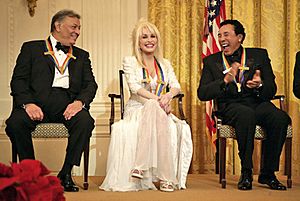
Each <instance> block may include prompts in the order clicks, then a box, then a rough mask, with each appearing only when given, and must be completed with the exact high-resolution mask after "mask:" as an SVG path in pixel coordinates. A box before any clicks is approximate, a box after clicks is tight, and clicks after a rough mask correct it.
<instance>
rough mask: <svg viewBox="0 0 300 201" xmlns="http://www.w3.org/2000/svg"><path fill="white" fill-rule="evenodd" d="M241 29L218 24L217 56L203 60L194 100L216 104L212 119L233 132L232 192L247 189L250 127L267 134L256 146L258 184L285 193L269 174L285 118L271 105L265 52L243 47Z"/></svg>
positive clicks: (275, 161)
mask: <svg viewBox="0 0 300 201" xmlns="http://www.w3.org/2000/svg"><path fill="white" fill-rule="evenodd" d="M245 36H246V34H245V31H244V27H243V25H242V24H241V23H240V22H239V21H237V20H225V21H224V22H222V23H221V27H220V31H219V33H218V40H219V43H220V45H221V47H222V51H221V52H218V53H215V54H213V55H210V56H208V57H206V58H205V59H204V60H203V63H204V67H203V71H202V76H201V80H200V84H199V87H198V97H199V99H200V100H202V101H208V100H212V99H216V100H217V103H218V109H219V110H218V115H220V117H221V118H222V120H223V123H224V124H228V125H231V126H233V127H234V128H235V131H236V135H237V142H238V149H239V157H240V159H241V166H242V170H241V177H240V180H239V182H238V189H240V190H250V189H252V180H253V178H252V168H253V163H252V153H253V147H254V134H255V126H256V124H258V125H261V126H262V127H263V128H265V130H266V132H267V139H265V140H264V141H263V142H262V149H263V153H264V154H263V156H262V157H263V164H261V170H260V175H259V177H258V182H259V183H261V184H267V185H268V186H269V187H270V188H271V189H275V190H286V187H285V186H284V185H283V184H282V183H280V182H279V181H278V180H277V178H276V176H275V174H274V172H275V171H278V169H279V159H280V154H281V150H282V146H283V144H284V142H285V138H286V134H287V127H288V124H290V123H291V119H290V117H289V116H288V115H287V114H286V113H285V112H283V111H282V110H280V109H278V108H277V107H275V106H274V105H273V104H272V103H271V101H270V100H271V99H272V97H273V96H274V95H275V93H276V90H277V87H276V84H275V76H274V74H273V71H272V67H271V63H270V59H269V57H268V53H267V50H265V49H260V48H244V47H243V46H242V43H243V41H244V39H245Z"/></svg>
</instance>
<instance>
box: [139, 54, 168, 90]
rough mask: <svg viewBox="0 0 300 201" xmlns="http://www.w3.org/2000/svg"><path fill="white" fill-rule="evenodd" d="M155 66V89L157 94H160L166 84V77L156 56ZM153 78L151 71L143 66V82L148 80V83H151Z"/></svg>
mask: <svg viewBox="0 0 300 201" xmlns="http://www.w3.org/2000/svg"><path fill="white" fill-rule="evenodd" d="M154 67H155V73H156V75H157V81H156V82H157V86H156V89H155V94H156V95H157V96H160V94H161V92H162V91H163V89H164V85H165V77H164V73H163V70H162V68H161V66H160V64H159V62H158V61H157V60H156V58H155V59H154ZM150 81H151V79H150V75H149V72H148V70H147V69H146V68H144V67H143V80H142V82H146V83H150Z"/></svg>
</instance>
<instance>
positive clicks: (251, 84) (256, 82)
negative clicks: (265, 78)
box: [246, 70, 262, 89]
mask: <svg viewBox="0 0 300 201" xmlns="http://www.w3.org/2000/svg"><path fill="white" fill-rule="evenodd" d="M261 84H262V80H261V77H260V70H256V71H255V74H254V75H253V78H252V80H248V81H247V83H246V86H247V87H248V88H250V89H252V88H258V87H259V86H261Z"/></svg>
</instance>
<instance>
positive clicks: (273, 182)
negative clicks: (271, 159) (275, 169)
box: [258, 175, 286, 190]
mask: <svg viewBox="0 0 300 201" xmlns="http://www.w3.org/2000/svg"><path fill="white" fill-rule="evenodd" d="M258 183H260V184H267V185H268V186H269V187H270V188H271V189H273V190H286V186H285V185H283V184H282V183H280V182H279V181H278V179H277V178H276V176H275V175H272V176H268V175H259V176H258Z"/></svg>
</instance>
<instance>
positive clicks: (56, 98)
mask: <svg viewBox="0 0 300 201" xmlns="http://www.w3.org/2000/svg"><path fill="white" fill-rule="evenodd" d="M72 101H73V100H70V97H69V95H68V93H67V91H66V90H64V89H60V88H58V89H57V88H53V89H52V92H51V95H50V96H49V99H48V101H47V103H45V104H44V106H43V107H42V111H43V113H44V119H43V121H32V120H31V119H30V118H29V116H28V115H27V113H26V111H25V110H24V109H23V108H14V109H13V111H12V113H11V115H10V117H9V118H8V119H7V120H6V125H7V126H6V129H5V130H6V133H7V135H8V136H9V138H10V140H11V143H13V144H15V145H16V148H17V153H18V155H19V159H20V160H23V159H35V156H34V148H33V144H32V137H31V132H32V131H33V130H34V129H35V128H36V126H37V125H38V124H39V123H63V124H64V125H65V126H66V128H67V129H68V131H69V135H70V136H69V138H68V145H67V148H66V156H65V163H68V164H70V165H77V166H79V165H80V160H81V155H82V152H83V150H84V148H85V146H86V144H87V142H88V140H89V138H90V136H91V134H92V130H93V129H94V127H95V125H94V119H93V118H92V117H91V115H90V113H89V112H88V111H87V110H85V109H82V110H81V111H80V112H78V113H77V114H76V115H75V116H73V117H72V118H71V119H70V120H65V118H64V117H63V113H64V111H65V109H66V107H67V105H68V104H69V103H71V102H72ZM53 149H55V147H53Z"/></svg>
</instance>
